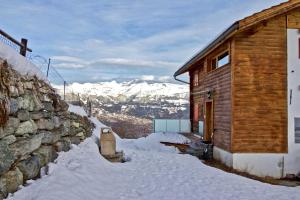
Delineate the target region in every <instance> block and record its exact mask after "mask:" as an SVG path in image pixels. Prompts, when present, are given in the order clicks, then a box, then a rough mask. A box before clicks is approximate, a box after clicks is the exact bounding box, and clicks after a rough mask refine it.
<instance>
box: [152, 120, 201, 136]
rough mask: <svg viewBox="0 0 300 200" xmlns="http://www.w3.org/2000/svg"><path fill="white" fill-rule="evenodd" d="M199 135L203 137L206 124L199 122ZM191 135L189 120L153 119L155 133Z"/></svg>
mask: <svg viewBox="0 0 300 200" xmlns="http://www.w3.org/2000/svg"><path fill="white" fill-rule="evenodd" d="M198 127H199V131H198V133H197V134H198V135H200V136H202V137H203V133H204V123H203V121H199V126H198ZM158 132H171V133H190V132H191V121H190V120H189V119H153V133H158Z"/></svg>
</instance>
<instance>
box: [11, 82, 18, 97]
mask: <svg viewBox="0 0 300 200" xmlns="http://www.w3.org/2000/svg"><path fill="white" fill-rule="evenodd" d="M9 91H10V96H11V97H17V96H19V91H18V88H17V87H15V86H14V85H10V86H9Z"/></svg>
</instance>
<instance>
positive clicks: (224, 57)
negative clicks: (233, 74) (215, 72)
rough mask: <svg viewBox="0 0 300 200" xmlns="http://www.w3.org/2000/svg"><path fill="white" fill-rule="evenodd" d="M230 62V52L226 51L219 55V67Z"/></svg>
mask: <svg viewBox="0 0 300 200" xmlns="http://www.w3.org/2000/svg"><path fill="white" fill-rule="evenodd" d="M228 63H229V53H228V51H226V52H225V53H223V54H221V55H220V56H219V57H218V64H217V68H218V67H222V66H224V65H227V64H228Z"/></svg>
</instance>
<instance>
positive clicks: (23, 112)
mask: <svg viewBox="0 0 300 200" xmlns="http://www.w3.org/2000/svg"><path fill="white" fill-rule="evenodd" d="M18 118H19V120H20V121H21V122H23V121H28V120H29V119H30V114H29V112H28V111H27V110H19V112H18Z"/></svg>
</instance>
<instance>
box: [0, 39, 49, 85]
mask: <svg viewBox="0 0 300 200" xmlns="http://www.w3.org/2000/svg"><path fill="white" fill-rule="evenodd" d="M0 59H3V60H6V61H7V62H8V64H10V65H11V66H12V67H13V68H14V70H16V71H17V72H19V73H20V74H21V75H30V76H34V75H35V76H37V77H38V78H39V79H40V80H43V81H46V82H48V79H47V77H46V76H45V75H44V74H43V73H42V72H41V70H40V69H39V68H38V67H37V66H36V65H34V64H33V63H31V62H30V61H29V60H27V59H26V58H25V57H24V56H22V55H20V54H19V53H18V52H16V50H15V49H13V48H12V47H10V46H8V45H6V44H4V43H3V42H1V41H0Z"/></svg>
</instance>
